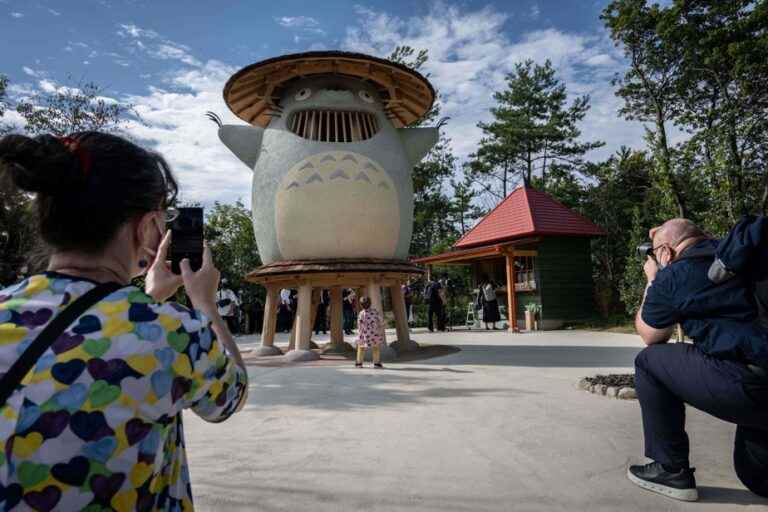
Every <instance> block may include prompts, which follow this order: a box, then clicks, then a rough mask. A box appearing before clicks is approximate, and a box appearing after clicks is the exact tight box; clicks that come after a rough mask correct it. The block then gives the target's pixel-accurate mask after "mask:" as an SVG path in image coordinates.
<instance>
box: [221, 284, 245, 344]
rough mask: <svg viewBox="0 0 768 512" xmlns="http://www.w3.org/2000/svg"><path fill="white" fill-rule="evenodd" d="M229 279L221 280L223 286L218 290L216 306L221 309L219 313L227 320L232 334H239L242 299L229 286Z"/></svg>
mask: <svg viewBox="0 0 768 512" xmlns="http://www.w3.org/2000/svg"><path fill="white" fill-rule="evenodd" d="M227 284H228V283H227V280H226V279H222V280H221V287H220V288H219V291H217V292H216V306H217V307H218V309H219V315H221V317H222V318H223V319H224V321H225V322H227V326H228V327H229V331H230V332H231V333H232V334H238V333H239V332H240V329H238V327H239V326H238V322H237V312H238V309H239V308H240V299H238V298H237V294H236V293H235V292H234V291H232V290H231V289H230V288H229V287H228V286H227Z"/></svg>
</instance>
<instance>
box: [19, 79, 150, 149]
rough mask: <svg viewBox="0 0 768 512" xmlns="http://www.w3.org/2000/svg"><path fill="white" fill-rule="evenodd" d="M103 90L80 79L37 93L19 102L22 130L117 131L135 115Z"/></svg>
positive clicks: (60, 133) (60, 132)
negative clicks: (22, 119) (74, 82)
mask: <svg viewBox="0 0 768 512" xmlns="http://www.w3.org/2000/svg"><path fill="white" fill-rule="evenodd" d="M69 82H72V79H71V77H70V79H69ZM103 93H104V89H103V88H102V87H100V86H99V85H97V84H95V83H94V82H80V83H76V84H73V85H72V86H64V87H59V88H57V89H56V90H55V91H53V92H42V93H38V94H36V95H35V96H33V97H32V98H30V99H28V100H24V101H22V102H20V103H19V104H18V105H17V106H16V111H17V112H18V113H19V114H20V115H21V116H22V117H23V118H24V120H25V121H26V125H25V126H24V130H25V131H26V132H27V133H30V134H40V133H50V134H52V135H57V136H64V135H68V134H70V133H73V132H79V131H90V130H94V131H102V132H117V131H119V130H120V128H121V126H122V125H123V124H124V123H125V121H126V120H127V118H128V117H129V116H130V115H131V114H134V115H135V111H134V109H133V105H126V104H123V103H119V102H116V101H114V100H110V99H109V98H105V97H104V95H103Z"/></svg>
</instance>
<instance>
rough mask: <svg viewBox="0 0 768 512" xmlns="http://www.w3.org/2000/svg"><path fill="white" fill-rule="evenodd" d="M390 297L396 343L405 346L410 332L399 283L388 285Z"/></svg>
mask: <svg viewBox="0 0 768 512" xmlns="http://www.w3.org/2000/svg"><path fill="white" fill-rule="evenodd" d="M389 294H390V296H391V297H392V311H393V312H394V313H395V328H396V329H397V343H398V345H401V346H402V347H407V346H408V345H409V344H410V341H411V332H410V329H409V328H408V312H407V311H406V309H405V295H404V294H403V288H402V287H401V286H400V284H393V285H392V286H390V287H389Z"/></svg>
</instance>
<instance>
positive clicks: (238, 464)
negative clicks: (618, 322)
mask: <svg viewBox="0 0 768 512" xmlns="http://www.w3.org/2000/svg"><path fill="white" fill-rule="evenodd" d="M413 337H414V339H416V340H417V341H423V342H427V343H433V344H435V343H443V344H451V345H456V346H459V347H460V348H461V349H462V351H461V352H459V353H456V354H452V355H449V356H445V357H440V358H435V359H430V360H425V361H420V362H418V363H407V364H390V365H388V368H387V369H386V370H383V371H382V370H373V369H368V368H366V369H363V370H357V369H355V368H352V367H351V365H350V364H345V365H338V366H320V367H285V368H257V367H254V368H251V371H250V375H251V390H250V398H249V403H248V405H247V406H246V408H245V409H244V410H243V411H242V412H240V413H239V414H237V415H235V416H234V417H232V418H231V419H230V420H228V421H227V422H226V423H222V424H206V423H204V422H203V421H201V420H199V419H198V418H196V417H194V415H192V414H186V416H185V428H186V438H187V450H188V453H189V458H190V465H191V476H192V487H193V493H194V495H195V502H196V505H197V508H199V509H201V510H215V511H221V510H249V511H257V510H258V511H266V512H271V511H305V510H306V511H334V512H337V511H348V510H349V511H353V510H354V511H358V510H363V511H444V512H451V511H473V512H475V511H510V510H514V511H528V510H532V511H537V510H546V511H550V510H552V511H559V510H564V511H565V510H567V511H590V512H591V511H611V512H613V511H635V510H637V511H651V510H652V511H665V510H670V511H676V510H696V511H718V512H724V511H730V510H739V511H741V510H762V511H765V510H768V500H761V499H759V498H757V497H755V496H753V495H752V494H750V493H749V492H747V491H746V490H744V489H743V488H742V487H741V485H740V483H739V482H738V480H737V479H736V476H735V474H734V473H733V470H732V468H731V462H730V461H731V443H732V438H733V428H732V427H731V426H730V425H726V424H723V423H721V422H719V421H717V420H714V419H712V418H710V417H708V416H705V415H703V414H700V413H698V412H696V411H691V413H690V415H689V434H690V437H691V441H692V448H693V461H692V462H693V464H694V465H695V466H696V467H697V472H696V476H697V478H698V482H699V492H700V496H701V500H700V502H699V503H697V504H686V503H681V502H676V501H672V500H668V499H665V498H663V497H659V496H657V495H654V494H651V493H648V492H646V491H643V490H641V489H639V488H637V487H635V486H633V485H632V484H630V483H629V482H628V481H627V480H626V478H625V476H624V475H625V468H626V465H627V464H628V463H629V462H631V461H640V460H642V458H641V457H640V456H641V455H642V437H641V428H640V411H639V407H638V404H637V402H635V401H628V402H624V401H619V400H615V399H609V398H605V397H599V396H595V395H592V394H589V393H586V392H583V391H579V390H577V389H575V387H574V384H575V382H576V381H577V380H578V379H579V378H580V377H582V376H585V375H592V374H595V373H598V372H612V371H628V370H629V369H631V367H632V362H633V358H634V356H635V354H636V353H637V351H638V350H639V345H638V343H639V340H638V339H637V338H636V337H635V336H629V335H622V334H605V333H592V332H579V331H560V332H550V333H545V334H540V333H536V334H522V335H509V334H506V333H501V332H495V333H494V332H490V333H487V332H474V331H473V332H454V333H447V334H426V333H415V334H414V336H413ZM323 339H324V338H323V337H320V338H319V340H318V341H323ZM326 339H327V338H326ZM242 341H243V345H244V346H245V345H247V343H248V342H249V341H251V342H252V340H247V339H246V340H242Z"/></svg>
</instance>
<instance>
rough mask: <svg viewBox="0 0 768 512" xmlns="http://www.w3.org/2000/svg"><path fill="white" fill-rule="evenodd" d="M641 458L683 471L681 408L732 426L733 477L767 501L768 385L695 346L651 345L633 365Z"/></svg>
mask: <svg viewBox="0 0 768 512" xmlns="http://www.w3.org/2000/svg"><path fill="white" fill-rule="evenodd" d="M635 386H636V389H637V397H638V399H639V400H640V407H641V409H642V414H643V432H644V436H645V456H646V457H649V458H651V459H653V460H655V461H656V462H660V463H662V464H667V465H672V466H683V467H688V464H689V461H688V454H689V443H688V434H686V432H685V404H689V405H691V406H693V407H695V408H697V409H699V410H702V411H704V412H706V413H708V414H711V415H712V416H715V417H716V418H719V419H721V420H724V421H727V422H729V423H734V424H736V425H737V427H736V441H735V443H734V453H733V460H734V466H735V469H736V474H737V475H738V477H739V479H740V480H741V481H742V483H744V485H746V486H747V488H748V489H750V490H751V491H752V492H754V493H756V494H759V495H761V496H768V379H765V378H761V377H758V376H757V375H755V374H754V373H753V372H751V371H750V370H749V369H747V367H746V366H744V365H741V364H738V363H735V362H732V361H726V360H722V359H717V358H714V357H711V356H708V355H706V354H704V353H703V352H702V351H700V350H699V349H698V348H696V347H695V346H694V345H690V344H685V343H670V344H659V345H651V346H649V347H647V348H646V349H644V350H643V351H642V352H640V353H639V354H638V355H637V358H636V359H635Z"/></svg>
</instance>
